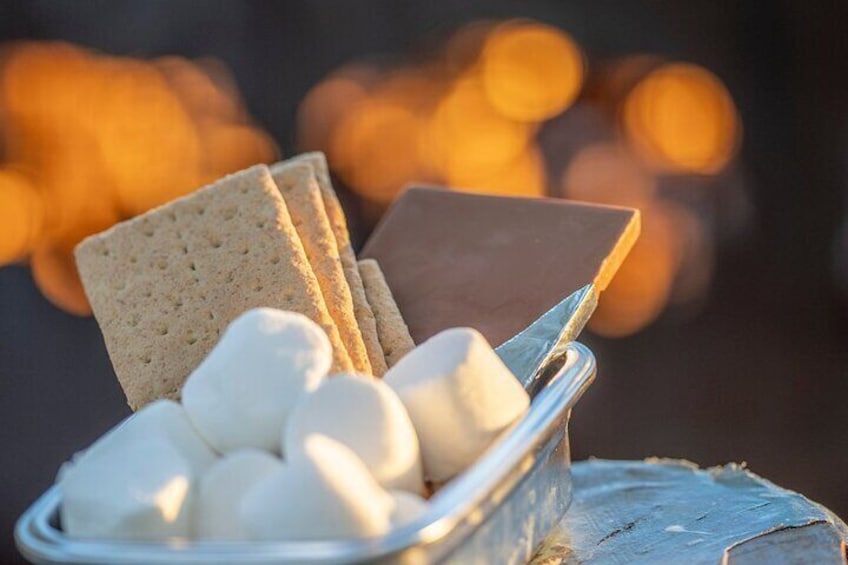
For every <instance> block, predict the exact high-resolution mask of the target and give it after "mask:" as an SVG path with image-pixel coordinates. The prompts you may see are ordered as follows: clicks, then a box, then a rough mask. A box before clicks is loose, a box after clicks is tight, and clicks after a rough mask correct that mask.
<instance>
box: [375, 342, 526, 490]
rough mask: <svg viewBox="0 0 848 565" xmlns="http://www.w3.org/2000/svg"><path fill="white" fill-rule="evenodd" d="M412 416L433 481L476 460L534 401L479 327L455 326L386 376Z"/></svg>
mask: <svg viewBox="0 0 848 565" xmlns="http://www.w3.org/2000/svg"><path fill="white" fill-rule="evenodd" d="M383 380H384V382H385V383H386V384H388V385H389V386H390V387H392V389H393V390H394V391H395V392H396V393H397V394H398V396H399V397H400V399H401V401H403V404H404V406H406V410H407V412H408V413H409V416H410V418H412V423H413V424H414V425H415V430H416V431H417V432H418V439H419V442H420V444H421V454H422V458H423V462H424V473H425V475H426V476H427V478H429V479H430V480H432V481H436V482H442V481H446V480H448V479H450V478H452V477H454V476H456V475H458V474H459V473H461V472H462V471H464V470H465V469H466V468H467V467H468V466H469V465H471V464H472V463H473V462H474V461H475V460H476V459H477V458H478V457H479V456H480V455H481V454H482V453H483V451H484V450H485V449H486V448H487V447H488V446H489V445H490V444H491V442H492V440H494V439H495V438H496V437H497V436H498V434H499V433H500V432H502V431H503V430H504V429H506V428H507V427H509V426H510V425H511V424H512V423H513V422H514V421H516V420H517V419H518V418H519V417H520V416H521V415H522V414H524V412H525V411H526V410H527V408H528V406H529V405H530V397H529V396H528V395H527V392H526V391H525V390H524V388H523V387H522V386H521V384H520V383H519V382H518V380H517V379H516V378H515V377H514V376H513V374H512V373H511V372H510V371H509V369H507V367H506V366H505V365H504V364H503V361H501V359H500V357H498V355H497V353H495V351H494V350H493V349H492V348H491V346H490V345H489V344H488V342H487V341H486V339H485V338H484V337H483V336H482V335H481V334H480V333H479V332H477V331H476V330H473V329H470V328H454V329H450V330H445V331H443V332H441V333H439V334H437V335H435V336H434V337H432V338H430V339H428V340H427V341H425V342H424V343H422V344H421V345H419V346H418V347H417V348H415V349H414V350H412V351H411V352H410V353H408V354H407V355H406V356H405V357H404V358H403V359H401V360H400V361H399V362H398V364H397V365H395V366H394V367H392V368H391V369H389V371H388V372H387V373H386V376H385V377H384V379H383Z"/></svg>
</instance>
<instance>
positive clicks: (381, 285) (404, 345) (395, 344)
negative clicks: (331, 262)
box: [359, 259, 415, 367]
mask: <svg viewBox="0 0 848 565" xmlns="http://www.w3.org/2000/svg"><path fill="white" fill-rule="evenodd" d="M359 272H360V273H361V274H362V282H363V283H364V284H365V294H366V295H367V296H368V302H369V303H370V304H371V310H373V312H374V317H375V318H376V320H377V333H378V334H379V336H380V345H381V346H382V348H383V355H384V356H385V358H386V364H387V365H388V366H389V367H391V366H393V365H394V364H395V363H397V362H398V361H400V359H401V357H403V356H404V355H406V354H407V353H409V352H410V351H412V350H413V349H415V342H413V341H412V337H411V336H410V335H409V328H408V327H406V322H404V321H403V316H402V315H401V313H400V310H399V309H398V306H397V303H396V302H395V299H394V297H393V296H392V291H391V289H390V288H389V285H388V284H387V283H386V279H385V277H384V276H383V271H381V270H380V265H379V264H378V263H377V261H375V260H374V259H363V260H362V261H360V262H359Z"/></svg>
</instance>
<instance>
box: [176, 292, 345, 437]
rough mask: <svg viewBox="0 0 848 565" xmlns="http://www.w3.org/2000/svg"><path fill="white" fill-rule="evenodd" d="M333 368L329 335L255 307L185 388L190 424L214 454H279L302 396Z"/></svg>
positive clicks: (301, 319) (296, 318)
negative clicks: (254, 450)
mask: <svg viewBox="0 0 848 565" xmlns="http://www.w3.org/2000/svg"><path fill="white" fill-rule="evenodd" d="M331 364H332V350H331V347H330V342H329V340H328V339H327V334H326V333H325V332H324V331H323V330H322V329H321V327H319V326H318V325H317V324H315V323H314V322H312V321H311V320H309V318H307V317H306V316H303V315H302V314H297V313H295V312H283V311H280V310H274V309H271V308H256V309H253V310H250V311H248V312H246V313H244V314H242V315H241V316H239V317H238V318H236V319H235V320H234V321H233V322H232V323H231V324H230V325H229V327H228V328H227V330H226V331H225V332H224V335H223V336H221V341H220V343H219V344H218V345H217V346H216V347H215V349H213V350H212V352H211V353H210V354H209V356H208V357H207V358H206V359H204V360H203V362H202V363H201V364H200V366H199V367H197V369H195V371H194V372H193V373H192V374H191V376H190V377H189V378H188V380H187V381H186V384H185V387H184V388H183V395H182V396H183V405H184V406H185V409H186V412H188V415H189V418H190V419H191V421H192V423H193V424H194V425H195V427H196V428H197V430H198V432H200V435H201V436H203V437H204V438H205V439H206V441H208V442H209V443H210V444H211V445H212V446H213V447H214V448H215V449H217V450H218V451H220V452H222V453H226V452H229V451H232V450H235V449H239V448H243V447H255V448H258V449H265V450H267V451H270V452H273V453H277V452H279V449H280V434H281V433H282V430H283V429H284V427H285V425H286V422H287V420H288V417H289V414H290V413H291V411H292V409H293V408H294V406H295V404H296V403H297V401H298V400H299V399H300V397H301V396H302V395H303V394H304V393H306V392H309V391H311V390H313V389H315V388H316V387H317V386H318V384H319V383H320V382H321V380H322V379H323V378H324V377H325V376H326V374H327V371H328V370H329V369H330V366H331Z"/></svg>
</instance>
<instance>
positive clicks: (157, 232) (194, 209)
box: [75, 165, 352, 410]
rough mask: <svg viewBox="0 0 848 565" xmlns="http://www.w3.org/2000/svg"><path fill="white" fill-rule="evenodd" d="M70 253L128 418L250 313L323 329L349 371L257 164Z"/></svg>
mask: <svg viewBox="0 0 848 565" xmlns="http://www.w3.org/2000/svg"><path fill="white" fill-rule="evenodd" d="M75 254H76V260H77V266H78V269H79V272H80V276H81V278H82V281H83V285H84V287H85V291H86V294H87V295H88V299H89V301H90V302H91V306H92V309H93V310H94V315H95V317H96V318H97V321H98V323H99V324H100V328H101V330H102V332H103V337H104V341H105V342H106V348H107V350H108V352H109V357H110V358H111V360H112V365H113V366H114V368H115V373H116V374H117V377H118V380H119V382H120V383H121V386H122V387H123V389H124V392H125V394H126V395H127V401H128V403H129V405H130V407H132V408H133V409H134V410H135V409H138V408H140V407H142V406H144V405H145V404H147V403H148V402H151V401H153V400H156V399H159V398H172V399H176V398H178V397H179V395H180V391H181V389H182V385H183V382H184V381H185V379H186V378H187V377H188V375H189V374H190V373H191V372H192V371H193V370H194V368H195V367H197V365H198V364H200V362H201V361H202V360H203V358H204V357H205V356H206V355H207V354H208V353H209V352H210V351H211V350H212V348H213V347H214V346H215V344H216V343H217V341H218V338H219V336H220V335H221V333H222V332H223V331H224V329H225V328H226V326H227V325H228V324H229V323H230V321H232V320H233V319H234V318H236V317H237V316H238V315H239V314H241V313H243V312H244V311H245V310H248V309H250V308H255V307H259V306H269V307H274V308H280V309H285V310H292V311H295V312H300V313H302V314H304V315H306V316H308V317H309V318H310V319H312V320H314V321H315V322H316V323H318V324H319V325H320V326H321V327H322V328H324V330H325V331H326V332H327V335H328V336H329V338H330V342H331V343H332V345H333V351H334V367H335V369H336V370H349V369H351V368H352V365H351V363H350V358H349V357H348V355H347V352H346V351H345V349H344V347H343V346H342V344H341V339H340V337H339V333H338V330H337V329H336V326H335V324H334V323H333V320H332V318H331V317H330V314H329V312H328V311H327V307H326V305H325V304H324V298H323V296H322V295H321V289H320V287H319V285H318V281H317V280H316V278H315V275H314V273H313V272H312V268H311V267H310V265H309V261H308V260H307V258H306V254H305V252H304V250H303V246H302V244H301V242H300V239H299V238H298V235H297V232H296V231H295V228H294V225H293V224H292V220H291V217H290V216H289V213H288V210H287V209H286V205H285V202H284V201H283V198H282V196H281V195H280V191H279V190H278V189H277V187H276V185H275V184H274V181H273V180H272V178H271V175H270V171H269V170H268V168H267V167H266V166H264V165H257V166H254V167H251V168H249V169H246V170H244V171H241V172H239V173H236V174H234V175H230V176H228V177H225V178H223V179H221V180H219V181H217V182H215V183H213V184H211V185H209V186H206V187H204V188H201V189H200V190H198V191H196V192H194V193H193V194H190V195H188V196H185V197H183V198H180V199H178V200H175V201H173V202H171V203H169V204H166V205H164V206H161V207H159V208H156V209H154V210H151V211H149V212H147V213H145V214H143V215H141V216H138V217H136V218H133V219H131V220H129V221H126V222H123V223H120V224H117V225H115V226H113V227H112V228H110V229H109V230H107V231H105V232H103V233H100V234H97V235H94V236H91V237H89V238H87V239H85V240H84V241H83V242H82V243H80V244H79V245H78V246H77V248H76V250H75ZM233 378H238V375H233Z"/></svg>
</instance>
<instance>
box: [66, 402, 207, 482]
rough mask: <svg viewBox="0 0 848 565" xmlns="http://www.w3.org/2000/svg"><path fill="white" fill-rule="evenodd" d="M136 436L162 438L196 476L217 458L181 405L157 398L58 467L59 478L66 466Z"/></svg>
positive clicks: (125, 443) (129, 440)
mask: <svg viewBox="0 0 848 565" xmlns="http://www.w3.org/2000/svg"><path fill="white" fill-rule="evenodd" d="M139 439H162V440H165V441H167V442H169V443H171V444H172V445H173V446H174V447H175V448H176V449H177V451H179V452H180V453H181V454H182V455H183V456H184V457H185V458H186V461H187V462H188V464H189V466H190V467H191V470H192V475H193V476H199V475H200V474H201V473H203V472H204V471H205V470H206V469H207V468H208V467H209V466H210V465H211V464H212V463H213V462H214V461H215V459H216V458H217V455H216V454H215V452H214V451H212V448H211V447H209V445H208V444H207V443H206V442H205V441H204V440H203V438H201V437H200V435H199V434H198V433H197V430H196V429H195V428H194V426H193V425H192V424H191V421H189V419H188V415H187V414H186V412H185V410H184V409H183V407H182V406H180V405H179V404H178V403H176V402H174V401H173V400H157V401H155V402H151V403H150V404H148V405H147V406H145V407H144V408H142V409H140V410H139V411H138V412H136V413H135V414H134V415H133V416H131V417H129V418H127V419H126V420H125V421H124V422H122V423H121V424H119V425H118V426H117V427H115V428H114V429H112V430H111V431H109V432H107V433H106V434H105V435H104V436H102V437H101V438H100V439H98V440H97V441H95V442H94V443H93V444H92V445H91V446H90V447H89V448H88V449H86V450H85V451H83V452H82V453H79V454H77V455H75V456H74V457H73V459H72V460H71V461H70V462H68V463H66V464H65V465H63V466H62V467H61V469H60V470H59V480H61V479H62V477H63V476H64V474H65V473H66V472H67V471H68V470H69V469H70V468H72V467H73V466H74V465H77V464H78V463H80V462H82V461H84V460H85V459H87V458H89V457H94V456H96V455H102V454H104V453H106V452H109V451H110V450H113V449H116V448H123V447H124V446H128V445H130V444H133V443H135V442H136V441H138V440H139Z"/></svg>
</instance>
